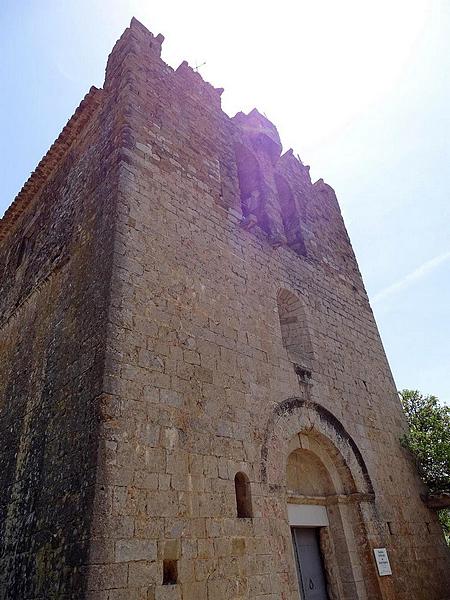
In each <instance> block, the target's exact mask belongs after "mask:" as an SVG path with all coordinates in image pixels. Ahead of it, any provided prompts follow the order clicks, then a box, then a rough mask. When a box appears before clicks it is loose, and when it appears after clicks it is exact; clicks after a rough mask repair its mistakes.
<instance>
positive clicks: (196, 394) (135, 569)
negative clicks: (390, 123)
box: [88, 21, 450, 600]
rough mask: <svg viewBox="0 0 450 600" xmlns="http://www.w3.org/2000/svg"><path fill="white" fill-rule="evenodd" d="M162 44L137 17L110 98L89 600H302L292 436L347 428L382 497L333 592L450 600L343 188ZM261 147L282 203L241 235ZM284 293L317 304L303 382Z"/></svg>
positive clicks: (122, 46)
mask: <svg viewBox="0 0 450 600" xmlns="http://www.w3.org/2000/svg"><path fill="white" fill-rule="evenodd" d="M161 42H162V37H161V36H158V37H157V38H155V37H154V36H153V35H152V34H150V33H149V32H148V31H147V30H146V29H145V28H143V27H142V26H141V25H140V24H139V23H137V22H136V21H133V22H132V25H131V27H130V29H128V30H127V31H126V32H125V34H124V35H123V36H122V38H121V40H120V41H119V42H118V44H117V46H116V48H115V50H114V51H113V53H112V55H111V57H110V62H109V66H108V69H107V81H106V84H105V85H106V87H107V86H108V85H111V86H114V85H122V99H123V106H124V119H125V121H126V123H125V127H126V129H127V131H128V132H129V136H128V137H127V138H126V140H124V144H123V150H122V158H123V160H122V163H121V171H120V186H119V198H118V202H119V204H118V219H117V224H116V227H117V228H116V240H115V256H114V269H113V279H112V296H111V311H110V321H109V327H108V352H107V364H106V372H105V389H104V391H105V417H104V420H103V422H102V424H101V431H100V437H101V443H100V447H99V471H98V480H97V488H96V495H95V508H94V517H93V523H94V529H93V532H92V533H93V541H92V547H91V555H90V563H91V568H90V572H89V582H88V589H89V594H88V598H89V599H90V600H125V598H126V599H127V600H144V599H145V600H169V599H170V600H175V599H177V600H179V599H181V598H182V599H183V600H191V599H194V598H195V599H196V600H200V599H207V600H213V599H214V600H231V599H233V600H237V599H238V598H239V599H243V598H252V599H261V600H262V599H264V600H280V599H284V600H286V599H289V600H294V598H295V599H297V600H298V597H299V596H298V593H299V592H298V587H297V575H296V572H295V568H294V563H293V555H292V545H291V538H290V531H289V526H288V521H287V507H286V494H287V492H286V485H285V483H284V484H283V477H284V475H283V474H284V473H285V469H286V461H287V454H285V453H284V450H285V449H286V448H287V447H288V438H289V436H291V435H292V434H294V433H296V431H299V430H300V429H302V428H304V427H308V426H312V429H311V431H312V432H314V431H316V429H317V431H318V432H319V430H320V429H321V430H323V431H326V430H327V428H328V429H329V430H330V431H331V424H332V423H336V422H340V423H341V424H342V426H341V427H343V428H342V429H341V430H339V431H340V433H339V432H338V434H337V437H336V444H339V443H344V442H345V440H346V439H347V440H353V441H352V444H353V446H352V448H353V447H356V450H354V452H355V453H356V454H354V456H358V452H357V450H358V449H359V451H360V459H358V460H360V466H361V465H362V467H361V468H362V469H363V470H364V469H367V472H366V473H363V475H362V477H363V479H364V477H365V478H366V479H367V478H369V479H370V481H371V485H372V486H373V494H374V497H375V503H373V500H371V499H370V497H371V496H370V494H369V496H367V498H366V500H364V501H362V502H361V503H360V508H359V509H358V511H359V512H358V514H359V515H360V516H359V517H357V516H355V521H354V525H353V526H352V527H353V530H352V535H353V536H354V538H355V540H356V545H354V546H353V547H352V548H353V549H352V552H351V554H352V555H354V556H353V557H350V560H351V561H352V564H353V565H356V567H354V570H353V572H357V571H358V569H359V573H360V574H359V575H358V577H356V578H355V577H354V576H353V575H352V576H350V575H349V576H348V579H347V580H346V581H341V582H340V583H339V585H340V588H339V590H340V591H339V594H340V595H339V598H354V597H356V596H355V594H356V593H357V592H356V590H359V592H358V593H360V594H361V595H360V596H359V597H370V598H390V599H394V598H395V599H396V600H401V599H405V600H406V598H408V599H412V598H414V599H417V600H419V599H421V600H431V599H436V600H437V599H442V598H444V597H448V595H446V594H447V591H448V577H449V572H450V569H449V568H448V566H449V557H448V552H447V550H446V548H445V546H444V542H443V539H442V535H441V533H440V529H439V525H438V523H437V520H436V517H435V515H434V514H433V513H432V512H430V511H429V510H428V509H426V508H425V507H424V505H423V504H422V502H421V500H420V497H419V494H420V492H421V491H422V488H421V484H420V483H419V481H418V479H417V476H416V474H415V472H414V469H413V466H412V464H411V463H410V461H409V459H408V457H407V455H406V454H405V452H404V451H403V450H402V448H401V446H400V444H399V437H400V435H401V433H402V432H403V431H404V427H405V423H404V420H403V417H402V414H401V409H400V406H399V401H398V398H397V394H396V390H395V386H394V382H393V380H392V376H391V373H390V370H389V366H388V364H387V361H386V357H385V354H384V351H383V348H382V344H381V341H380V338H379V334H378V331H377V328H376V325H375V322H374V319H373V315H372V312H371V309H370V306H369V303H368V299H367V295H366V293H365V290H364V287H363V285H362V282H361V278H360V274H359V271H358V268H357V264H356V260H355V258H354V255H353V252H352V249H351V246H350V243H349V240H348V237H347V234H346V231H345V227H344V224H343V222H342V218H341V216H340V212H339V207H338V204H337V201H336V198H335V195H334V192H333V190H332V189H331V188H330V187H329V186H327V185H326V184H324V183H323V182H321V181H319V182H317V183H315V184H312V183H311V181H310V179H309V174H308V169H307V168H306V167H304V166H303V165H302V164H301V163H300V162H299V161H298V160H297V159H295V158H294V156H293V155H292V153H291V152H288V153H287V154H285V155H283V156H282V157H281V158H279V155H278V156H277V149H276V148H277V145H278V143H279V142H278V141H277V134H274V132H273V130H272V129H271V128H270V126H269V125H268V124H267V123H266V122H265V120H264V118H263V117H258V115H257V114H254V113H252V114H251V115H249V116H248V118H246V116H245V115H240V116H238V117H237V118H236V119H234V120H233V119H229V118H228V117H227V116H226V115H225V114H224V113H223V112H222V111H221V109H220V90H215V89H214V88H212V87H211V86H210V85H209V84H207V83H205V82H203V80H202V79H201V77H200V75H199V74H198V73H195V72H194V71H193V70H191V69H190V68H189V66H188V65H187V64H185V63H183V64H182V65H181V66H180V67H179V68H178V69H177V70H176V71H173V70H172V69H171V68H170V67H168V66H167V65H165V64H164V63H163V62H162V60H161V59H160V45H161ZM119 65H120V66H119ZM108 74H109V75H108ZM120 82H122V83H120ZM255 123H256V124H255ZM271 127H272V128H273V126H271ZM255 128H256V129H255ZM259 129H260V131H259ZM236 147H238V148H239V149H240V150H239V152H240V154H239V155H240V156H241V157H244V158H243V160H245V161H247V162H246V164H245V165H244V168H243V169H241V173H240V174H238V168H237V165H236V150H235V149H236ZM251 147H253V150H254V153H255V155H256V156H257V159H256V162H258V160H259V161H263V160H265V161H266V162H265V165H266V168H265V169H264V173H263V174H262V175H261V174H258V173H257V174H256V175H254V176H253V175H252V177H254V181H258V182H259V185H260V186H261V187H260V190H261V195H265V196H266V198H269V200H270V201H268V203H267V204H266V208H265V209H264V211H265V212H264V211H262V212H261V210H260V207H259V208H258V206H256V209H255V210H254V215H255V217H254V218H255V219H256V220H258V219H260V221H258V223H259V225H254V224H252V223H251V221H252V218H253V217H252V210H253V209H252V208H251V207H252V202H253V203H254V202H258V201H259V200H258V194H256V195H255V197H254V198H250V199H249V200H247V199H244V200H245V202H246V204H245V206H244V211H245V215H246V216H245V219H246V226H245V227H242V225H241V220H242V212H241V202H240V200H242V199H240V197H239V196H240V188H239V177H238V175H239V176H240V177H241V178H242V177H245V176H247V173H248V172H249V170H250V171H251V170H252V169H253V170H254V169H255V168H256V167H254V164H256V163H254V164H253V166H252V165H250V167H249V166H248V165H249V164H250V162H251V161H250V159H248V156H249V155H248V152H247V150H250V148H251ZM258 157H259V158H258ZM260 164H261V162H260ZM252 172H253V171H252ZM271 173H272V174H271ZM277 177H282V178H283V180H284V181H285V182H288V184H289V186H290V189H291V190H293V195H294V196H295V203H296V211H297V213H298V214H300V215H301V216H302V219H301V229H300V230H298V232H297V233H298V235H299V236H300V237H301V238H302V240H301V245H300V246H298V245H296V244H293V245H292V246H289V244H286V240H284V241H283V240H281V242H280V240H279V238H280V236H281V237H283V236H284V233H283V231H282V219H281V217H280V214H279V213H277V211H278V210H279V209H278V208H277V203H276V202H275V201H274V198H275V197H276V196H275V195H274V194H275V191H274V190H275V189H276V181H277ZM274 182H275V183H274ZM283 186H284V184H282V185H281V187H280V185H279V187H278V189H279V190H284V189H288V188H286V187H285V186H284V187H283ZM258 193H259V192H258ZM280 193H281V192H280ZM282 193H283V194H284V192H282ZM284 197H287V196H286V195H285V194H284ZM249 207H250V208H249ZM281 216H282V215H281ZM250 226H251V227H252V228H251V229H250V230H247V228H249V227H250ZM277 236H278V237H277ZM280 243H281V245H279V244H280ZM280 290H287V291H290V292H291V293H292V294H294V295H295V296H296V297H297V298H299V299H300V301H301V303H302V305H303V307H304V308H303V314H304V319H305V322H306V325H307V328H308V331H309V335H310V337H311V343H312V347H313V350H314V352H313V357H312V360H311V364H310V365H309V367H310V368H311V377H310V380H309V382H308V383H307V384H305V383H304V382H302V381H300V380H299V376H298V375H297V374H296V372H295V371H294V369H293V364H292V362H291V361H290V360H289V359H288V356H287V353H286V349H285V348H284V346H283V343H282V336H281V329H280V320H279V315H278V309H277V302H278V300H279V292H280ZM287 399H291V400H289V401H287ZM313 405H314V406H319V407H323V409H320V410H319V413H317V411H316V414H319V415H320V416H314V414H313V411H312V408H311V407H312V406H313ZM302 407H303V408H302ZM302 411H303V412H302ZM305 414H306V415H307V417H305V416H304V415H305ZM327 415H328V416H327ZM296 428H297V429H296ZM317 435H319V433H318V434H317ZM346 436H347V437H346ZM285 438H286V439H285ZM345 443H347V442H345ZM348 444H350V442H348ZM350 446H351V444H350ZM350 446H348V447H349V448H350ZM361 457H362V458H361ZM345 458H346V459H348V460H350V454H349V455H348V456H346V457H345ZM355 460H356V459H355ZM358 460H356V462H358ZM358 468H359V467H358ZM237 472H244V473H245V474H246V475H247V476H248V478H249V480H250V483H251V491H252V495H253V513H254V514H253V518H243V519H242V518H241V519H240V518H237V516H236V501H235V488H234V477H235V475H236V473H237ZM267 473H275V474H279V477H280V478H281V479H280V481H281V483H273V484H272V483H271V480H270V478H268V476H267ZM367 480H368V479H367ZM346 510H348V514H349V515H350V513H351V511H352V510H353V509H352V508H351V507H349V508H348V509H346ZM355 510H356V509H355ZM330 511H331V512H332V511H333V509H332V508H331V509H330ZM355 515H356V513H355ZM349 518H350V517H349ZM388 523H389V525H388ZM347 533H348V532H347ZM343 535H345V534H343ZM323 543H324V544H325V545H326V544H329V542H328V541H327V540H324V541H323ZM373 547H386V548H387V549H388V551H389V554H390V559H391V564H392V569H393V574H394V575H393V576H392V577H384V578H378V577H377V575H376V572H375V566H374V561H373V556H372V550H371V549H372V548H373ZM330 552H331V551H330ZM358 554H359V555H360V556H361V557H363V558H362V559H361V560H360V559H358V558H356V557H357V555H358ZM339 560H340V559H339V557H336V561H338V562H339ZM358 560H360V563H358ZM358 564H359V565H360V566H359V567H358ZM329 567H330V578H331V579H333V577H335V575H334V574H333V573H334V570H335V566H334V565H333V564H330V565H329ZM355 569H356V571H355ZM175 571H176V572H175ZM364 588H365V589H366V591H367V592H364V591H363V589H364ZM364 593H367V595H366V596H363V594H364ZM333 597H337V596H336V595H335V596H333Z"/></svg>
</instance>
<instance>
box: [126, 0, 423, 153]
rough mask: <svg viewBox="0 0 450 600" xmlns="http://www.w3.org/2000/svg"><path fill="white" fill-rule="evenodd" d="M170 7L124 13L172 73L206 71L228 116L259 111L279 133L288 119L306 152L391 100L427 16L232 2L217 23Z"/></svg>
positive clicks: (199, 5) (419, 6) (351, 4)
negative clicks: (140, 26)
mask: <svg viewBox="0 0 450 600" xmlns="http://www.w3.org/2000/svg"><path fill="white" fill-rule="evenodd" d="M176 5H177V11H176V12H177V18H176V19H174V18H173V7H174V3H170V2H169V3H168V7H170V10H169V8H167V14H166V9H165V8H163V7H161V5H159V6H160V8H159V9H158V11H154V10H153V9H152V8H151V5H149V4H147V3H146V2H132V1H131V2H130V10H133V11H134V12H135V13H136V16H137V17H138V18H141V19H142V20H143V21H144V23H146V24H148V26H149V27H150V28H153V27H154V26H156V28H159V29H158V31H159V30H161V31H162V32H163V33H164V34H165V36H166V42H165V44H164V58H165V59H166V60H167V62H169V64H171V65H172V66H175V67H176V66H177V65H178V64H179V62H181V60H183V59H185V58H186V59H188V60H189V62H190V64H193V66H195V64H194V63H197V64H199V63H202V62H204V61H206V65H205V66H204V67H203V68H202V69H201V73H202V75H203V77H204V78H205V79H207V80H209V81H211V82H212V83H213V84H214V85H217V86H223V87H225V94H224V95H223V107H224V109H225V110H226V111H227V112H228V113H229V114H234V113H236V112H238V111H240V110H245V111H247V110H250V109H251V108H253V107H254V106H255V105H256V104H258V105H259V107H260V108H261V109H262V110H263V111H265V112H267V114H268V116H269V117H270V118H271V119H273V120H275V121H276V122H277V123H278V125H279V126H280V127H281V128H283V129H285V126H284V123H283V121H285V120H286V118H288V117H289V121H290V122H291V123H292V122H293V121H296V122H297V123H298V124H299V127H300V128H301V138H302V140H303V142H304V143H305V144H306V145H311V144H312V145H314V144H315V143H319V142H321V141H323V140H324V138H327V137H328V136H330V135H332V134H333V132H335V131H336V130H339V129H341V128H342V127H344V126H345V125H346V124H347V123H348V122H349V121H351V120H352V119H354V118H355V117H356V116H358V115H359V114H361V112H363V111H365V110H367V108H368V107H369V106H370V105H372V104H373V103H374V102H376V101H377V100H378V99H379V98H380V97H382V96H383V95H384V94H386V93H387V92H388V91H389V89H390V88H391V87H392V86H393V85H394V84H395V81H396V80H397V79H398V78H399V76H400V75H401V72H402V69H403V68H404V66H405V64H406V63H407V61H408V59H409V57H410V56H411V53H412V52H413V51H414V46H415V45H416V44H417V43H418V40H419V39H420V35H421V32H422V31H423V29H424V27H425V26H426V23H427V20H428V19H429V16H430V12H431V9H430V7H431V3H429V2H427V1H426V0H408V1H406V0H395V1H392V0H379V1H378V2H368V1H362V0H344V1H343V2H336V0H315V1H314V2H311V1H310V0H309V1H307V2H306V1H300V2H298V1H286V0H282V1H280V2H278V3H276V4H273V3H272V2H264V1H263V2H253V1H250V2H236V1H233V0H232V1H231V2H228V3H227V10H226V11H221V13H220V19H217V18H212V16H213V15H212V13H211V10H212V9H211V5H210V3H209V2H204V1H197V2H195V1H194V2H190V3H181V2H180V3H179V4H178V3H176ZM160 9H161V10H160ZM161 11H162V12H161ZM186 24H188V25H186ZM181 48H182V49H183V53H184V55H183V54H182V53H180V49H181ZM186 48H188V49H190V56H186V55H185V54H186ZM293 117H295V119H293ZM296 137H297V139H298V136H296Z"/></svg>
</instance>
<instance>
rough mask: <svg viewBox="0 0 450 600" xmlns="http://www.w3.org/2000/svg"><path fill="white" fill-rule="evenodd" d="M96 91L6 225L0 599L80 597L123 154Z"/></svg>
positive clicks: (1, 289) (0, 375)
mask: <svg viewBox="0 0 450 600" xmlns="http://www.w3.org/2000/svg"><path fill="white" fill-rule="evenodd" d="M103 99H104V97H103V95H102V91H101V90H95V89H92V90H91V92H90V93H89V94H88V96H87V97H86V98H85V100H84V101H83V103H82V104H81V106H80V108H79V109H78V110H77V112H76V113H75V115H74V117H73V118H72V119H71V120H70V121H69V123H68V125H67V126H66V128H65V129H64V130H63V132H62V134H61V136H60V137H59V139H58V140H57V141H56V142H55V144H54V145H53V146H52V148H51V149H50V151H49V152H48V154H47V155H46V157H44V159H43V160H42V161H41V163H40V165H39V166H38V168H37V170H36V172H35V173H34V174H33V175H32V177H31V178H30V180H29V182H28V183H27V184H26V185H25V186H24V188H23V190H22V191H21V193H20V194H19V196H18V197H17V199H16V201H15V202H14V204H13V205H12V206H11V208H10V209H9V210H8V212H7V214H6V215H5V218H4V219H3V220H2V221H1V222H0V234H1V235H0V237H1V241H0V274H1V279H0V436H1V440H2V443H1V446H0V598H2V600H18V599H19V598H20V599H23V600H25V599H27V600H34V599H38V598H39V599H44V598H45V600H53V599H56V598H57V599H58V600H60V599H61V600H62V599H64V600H68V599H69V598H70V599H77V600H79V599H80V598H82V597H83V595H84V582H85V573H84V571H85V568H86V562H87V551H88V544H89V538H90V520H91V515H92V510H91V509H92V499H93V492H94V483H95V472H96V462H97V434H98V414H99V410H98V408H97V407H98V404H99V402H100V400H101V391H102V376H103V366H104V354H105V329H106V315H107V309H108V303H109V300H108V299H109V281H110V273H111V256H112V254H111V249H112V245H111V241H112V237H111V232H112V230H113V223H114V212H115V210H114V206H115V205H114V201H115V198H116V190H117V173H116V167H115V166H116V165H117V152H115V153H114V144H113V141H112V140H110V133H111V131H113V130H114V127H113V119H114V117H115V115H114V113H113V112H112V111H111V110H107V107H106V106H104V105H103Z"/></svg>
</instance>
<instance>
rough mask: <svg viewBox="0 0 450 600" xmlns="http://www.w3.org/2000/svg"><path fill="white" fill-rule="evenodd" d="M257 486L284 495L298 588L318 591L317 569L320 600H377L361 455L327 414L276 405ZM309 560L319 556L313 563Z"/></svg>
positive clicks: (295, 404) (298, 402)
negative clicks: (320, 574) (322, 583)
mask: <svg viewBox="0 0 450 600" xmlns="http://www.w3.org/2000/svg"><path fill="white" fill-rule="evenodd" d="M261 479H262V481H263V482H264V483H266V484H267V485H268V488H269V489H270V490H272V493H274V494H277V495H278V496H279V495H280V494H282V495H283V493H284V498H285V500H284V501H285V511H286V520H287V521H288V524H289V528H290V534H291V535H292V549H293V555H294V558H295V560H294V564H296V565H297V569H298V581H299V586H302V585H303V586H304V585H307V584H309V585H310V586H318V588H320V581H319V580H320V577H318V575H317V571H318V570H319V567H318V566H317V565H318V564H319V562H320V561H322V564H323V567H322V568H323V578H324V580H325V581H326V591H323V594H324V595H323V596H320V595H319V596H318V597H320V598H322V597H323V598H329V599H330V600H335V599H336V600H337V599H338V598H344V597H345V598H348V599H349V600H362V599H368V598H371V599H376V598H382V594H381V591H380V587H379V583H378V578H377V575H376V572H375V568H374V564H373V560H372V557H371V547H370V544H369V542H368V538H367V529H366V523H365V521H364V518H363V515H366V514H368V513H370V512H372V511H373V508H374V493H373V487H372V483H371V480H370V477H369V474H368V471H367V467H366V464H365V461H364V459H363V457H362V455H361V452H360V451H359V449H358V447H357V445H356V444H355V442H354V441H353V439H352V438H351V436H350V435H349V434H348V433H347V431H346V430H345V428H344V427H343V425H342V424H341V423H340V421H339V420H338V419H337V418H336V417H335V416H334V415H332V413H330V412H329V411H328V410H327V409H325V408H324V407H322V406H320V405H318V404H316V403H314V402H310V401H306V400H302V399H299V398H290V399H288V400H286V401H284V402H282V403H280V404H279V405H277V406H276V407H275V410H274V411H273V413H272V416H271V419H270V420H269V422H268V424H267V428H266V432H265V437H264V443H263V447H262V452H261ZM281 497H283V496H281ZM313 530H314V531H313ZM314 539H316V542H314ZM302 540H303V541H302ZM315 545H316V550H314V546H315ZM305 548H306V549H307V550H308V552H310V553H311V554H310V555H308V552H306V550H305ZM305 552H306V554H305ZM314 552H315V553H316V554H317V555H320V556H321V558H320V560H319V558H318V556H316V558H315V559H314V561H315V563H314V561H312V558H311V556H312V555H313V554H314ZM308 556H310V558H308ZM302 560H303V564H304V569H303V570H304V574H305V573H306V575H304V576H305V577H306V579H305V580H303V579H302V572H301V571H302V570H301V563H302ZM308 561H309V563H310V564H308ZM311 561H312V562H313V563H314V564H315V566H311ZM305 565H306V566H305ZM308 569H309V570H308ZM311 569H313V570H312V571H311ZM314 569H315V571H314ZM313 572H314V573H316V575H314V576H310V575H311V573H313ZM316 576H317V578H316ZM305 581H306V583H305ZM318 588H317V589H318ZM321 593H322V592H321ZM303 596H305V588H303ZM299 598H300V596H299ZM306 598H308V595H307V591H306Z"/></svg>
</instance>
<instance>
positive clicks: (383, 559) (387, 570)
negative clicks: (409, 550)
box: [373, 548, 392, 577]
mask: <svg viewBox="0 0 450 600" xmlns="http://www.w3.org/2000/svg"><path fill="white" fill-rule="evenodd" d="M373 553H374V554H375V560H376V561H377V567H378V574H379V575H380V577H383V575H392V569H391V565H390V563H389V557H388V553H387V550H386V548H374V549H373Z"/></svg>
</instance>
